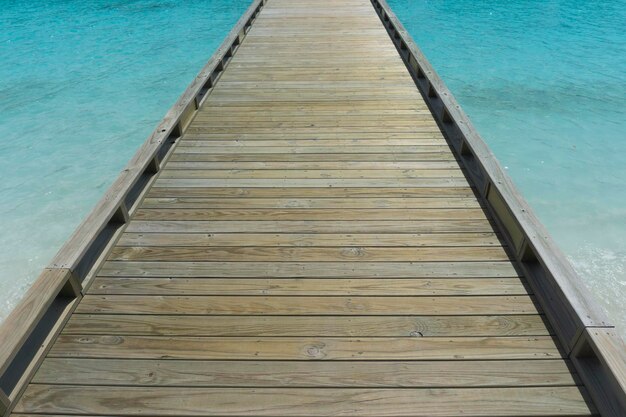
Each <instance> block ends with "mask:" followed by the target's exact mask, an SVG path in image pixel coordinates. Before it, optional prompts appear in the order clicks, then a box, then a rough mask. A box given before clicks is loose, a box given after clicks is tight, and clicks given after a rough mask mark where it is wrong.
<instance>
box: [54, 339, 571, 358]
mask: <svg viewBox="0 0 626 417" xmlns="http://www.w3.org/2000/svg"><path fill="white" fill-rule="evenodd" d="M48 356H49V357H52V358H56V357H80V358H117V359H206V360H218V359H225V360H237V359H240V360H322V359H323V360H428V359H430V360H469V359H471V360H474V359H554V358H560V357H561V353H560V352H559V350H558V349H557V347H556V345H555V344H554V341H553V340H552V337H551V336H533V337H516V336H507V337H457V338H453V337H401V338H390V337H375V338H369V337H368V338H347V337H343V338H323V337H271V338H266V337H182V336H177V337H163V336H119V335H115V336H113V335H108V336H92V335H61V336H60V337H59V338H58V339H57V342H56V343H55V345H54V346H53V347H52V349H51V350H50V354H49V355H48Z"/></svg>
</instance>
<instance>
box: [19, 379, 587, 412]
mask: <svg viewBox="0 0 626 417" xmlns="http://www.w3.org/2000/svg"><path fill="white" fill-rule="evenodd" d="M181 398H184V399H185V400H184V401H181ZM503 399H505V400H504V401H503ZM111 403H114V404H116V406H115V408H116V409H117V410H118V413H120V414H122V415H138V416H154V415H163V416H175V415H185V416H285V417H287V416H302V417H305V416H313V417H317V416H329V415H350V416H363V417H378V416H389V417H392V416H393V417H395V416H398V417H399V416H415V417H421V416H423V417H438V416H441V417H447V416H450V415H472V416H498V417H506V416H546V415H551V416H582V415H591V414H592V413H593V412H594V409H592V408H591V409H590V407H589V405H588V404H587V403H585V400H584V397H583V396H582V395H581V391H580V389H579V388H578V387H549V388H546V387H541V388H531V387H525V388H464V389H451V388H440V389H433V390H420V389H355V388H344V389H339V388H336V389H332V390H328V389H313V388H254V389H253V388H187V387H186V388H167V387H160V388H155V387H149V388H144V387H110V388H107V389H105V390H103V389H102V388H101V387H75V386H55V385H31V386H30V387H29V389H28V390H27V391H26V393H25V394H24V399H23V400H22V401H21V402H20V403H19V404H18V406H17V407H16V410H15V411H16V412H18V413H39V412H42V411H46V410H47V411H52V412H55V413H67V414H71V413H80V414H81V415H91V414H100V415H102V414H106V413H107V412H108V410H109V409H110V406H109V404H111ZM522 410H523V411H522ZM522 413H523V414H522Z"/></svg>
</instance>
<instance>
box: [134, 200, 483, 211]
mask: <svg viewBox="0 0 626 417" xmlns="http://www.w3.org/2000/svg"><path fill="white" fill-rule="evenodd" d="M479 207H480V203H479V202H478V200H476V199H475V198H469V197H466V198H463V197H461V198H438V197H431V198H245V197H243V198H211V197H171V198H166V197H164V198H152V197H148V198H145V199H144V200H143V201H142V203H141V208H204V209H208V208H212V209H218V208H220V209H234V208H239V209H243V208H245V209H251V208H255V209H268V208H270V209H293V208H309V209H346V208H348V209H357V208H359V209H425V208H439V209H443V208H463V209H475V208H479Z"/></svg>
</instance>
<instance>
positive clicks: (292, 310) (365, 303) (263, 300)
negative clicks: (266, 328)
mask: <svg viewBox="0 0 626 417" xmlns="http://www.w3.org/2000/svg"><path fill="white" fill-rule="evenodd" d="M76 312H77V313H89V314H95V313H103V314H165V315H169V314H181V315H255V314H259V315H287V316H302V315H304V316H306V315H331V316H333V315H347V316H355V315H356V316H360V315H365V316H379V315H403V314H406V315H459V314H475V315H488V314H537V313H538V311H537V308H536V307H535V304H534V300H533V299H532V298H531V297H530V296H527V295H507V296H495V295H493V296H441V297H427V296H420V297H417V296H406V297H383V296H376V297H363V296H333V297H331V296H226V295H222V296H210V295H204V296H203V295H194V296H174V295H167V296H156V295H154V296H148V295H89V294H88V295H86V296H85V297H84V298H83V300H82V302H81V303H80V304H79V305H78V307H77V308H76Z"/></svg>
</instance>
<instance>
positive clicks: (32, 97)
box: [0, 0, 250, 320]
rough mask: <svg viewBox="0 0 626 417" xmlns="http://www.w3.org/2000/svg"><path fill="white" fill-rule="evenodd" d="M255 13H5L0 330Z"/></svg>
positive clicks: (194, 4) (99, 7)
mask: <svg viewBox="0 0 626 417" xmlns="http://www.w3.org/2000/svg"><path fill="white" fill-rule="evenodd" d="M249 3H250V1H249V0H213V1H194V0H187V1H184V2H179V1H173V0H172V1H163V0H130V1H105V0H88V1H85V0H81V1H79V0H64V1H49V2H39V1H35V2H29V1H24V0H20V1H4V2H2V7H1V8H0V178H2V181H0V196H1V197H0V217H1V218H2V233H1V234H0V320H1V319H2V318H3V317H4V316H6V314H7V313H8V311H10V309H11V308H12V307H13V306H14V305H15V303H16V302H17V301H18V300H19V298H20V296H21V295H22V294H23V292H24V291H25V289H26V288H27V287H28V285H29V283H31V282H32V280H34V279H35V278H36V277H37V275H38V274H39V272H40V271H41V269H42V268H43V267H44V266H45V265H46V264H47V262H48V261H49V260H50V258H51V257H52V256H53V255H54V254H55V253H56V251H57V250H58V248H59V247H60V246H61V244H62V243H63V242H64V241H65V240H66V239H67V237H68V236H69V234H70V233H71V232H72V231H73V230H74V229H75V228H76V226H77V225H78V224H79V223H80V221H81V219H82V218H83V217H84V216H85V215H86V214H87V213H88V212H89V211H90V210H91V208H92V207H93V206H94V204H95V203H96V202H97V201H98V200H99V198H100V196H101V195H102V193H103V192H104V190H106V189H107V187H108V186H109V185H110V183H111V182H113V180H114V179H115V178H116V177H117V174H118V173H119V171H120V170H121V169H123V167H124V166H125V165H126V163H127V162H128V160H129V159H130V158H131V156H132V155H133V154H134V153H135V151H136V150H137V148H138V147H139V145H140V144H141V143H142V142H143V141H144V140H145V138H146V137H147V136H148V135H149V134H150V133H151V132H152V130H153V129H154V128H155V126H156V124H157V123H158V121H159V120H160V119H161V118H162V117H163V115H164V114H165V112H166V111H167V109H168V108H169V107H170V106H171V105H172V104H173V103H174V102H175V101H176V99H177V98H178V96H179V95H180V94H181V93H182V92H183V90H184V89H185V87H186V86H187V84H189V83H190V82H191V80H192V79H193V77H194V76H195V75H196V74H197V72H198V71H199V70H200V68H202V66H203V65H204V63H205V62H206V61H207V60H208V58H209V57H210V56H211V55H212V53H213V51H214V50H215V49H216V48H217V47H218V46H219V45H220V44H221V42H222V40H223V39H224V37H225V36H226V34H227V33H228V31H229V30H230V28H231V27H232V26H233V25H234V24H235V22H236V21H237V19H239V16H240V15H241V14H242V13H243V12H244V10H245V9H246V8H247V7H248V5H249Z"/></svg>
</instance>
